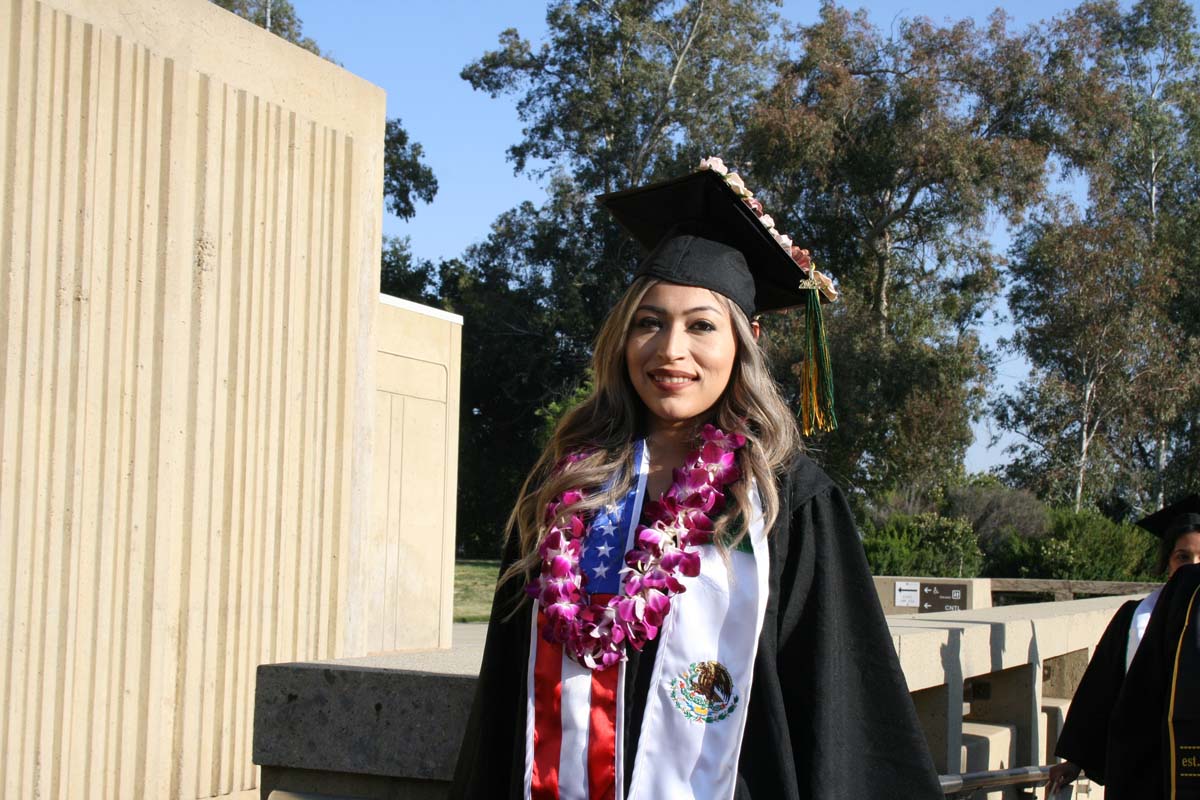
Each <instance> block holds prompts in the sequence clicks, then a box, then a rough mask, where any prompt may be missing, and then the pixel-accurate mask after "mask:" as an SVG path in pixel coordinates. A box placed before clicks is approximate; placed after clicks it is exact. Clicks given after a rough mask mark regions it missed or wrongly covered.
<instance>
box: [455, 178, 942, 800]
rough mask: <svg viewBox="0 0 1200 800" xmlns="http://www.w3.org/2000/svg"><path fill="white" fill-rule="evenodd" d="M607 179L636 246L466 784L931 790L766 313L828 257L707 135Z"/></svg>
mask: <svg viewBox="0 0 1200 800" xmlns="http://www.w3.org/2000/svg"><path fill="white" fill-rule="evenodd" d="M701 167H702V169H701V170H700V171H698V172H696V173H693V174H691V175H687V176H684V177H682V178H679V179H675V180H671V181H664V182H661V183H658V184H653V185H651V186H647V187H642V188H640V189H635V190H630V191H626V192H620V193H615V194H612V195H606V196H604V197H602V198H600V202H601V203H602V204H603V205H604V206H605V207H606V208H608V209H609V211H611V212H612V213H613V214H614V215H615V216H616V218H617V220H618V222H620V223H621V224H622V225H623V226H624V227H625V228H626V229H627V230H628V231H629V232H630V233H631V234H632V235H633V236H634V238H635V239H637V240H638V241H639V242H640V243H641V244H642V245H643V246H644V247H646V248H647V249H649V250H650V251H651V252H650V255H649V256H647V257H646V259H645V260H644V261H643V262H642V263H641V265H640V266H639V268H638V270H637V274H636V277H635V280H634V282H633V284H632V285H631V286H630V288H629V289H628V291H627V292H626V293H625V295H624V296H623V297H622V299H621V300H620V301H619V302H618V303H617V305H616V306H615V307H614V308H613V310H612V311H611V312H610V314H609V317H608V319H607V321H606V322H605V324H604V326H603V328H602V329H601V331H600V333H599V335H598V337H597V340H596V346H595V354H594V358H593V370H594V376H595V390H594V392H593V394H592V395H591V396H590V397H589V398H588V399H587V400H585V401H584V402H583V403H582V404H580V405H579V406H578V407H576V408H575V409H573V410H572V411H571V412H569V413H568V414H567V415H565V417H564V419H563V420H562V421H561V422H560V424H559V426H558V428H557V430H556V432H555V435H554V437H553V439H552V440H551V442H550V444H549V445H548V446H547V448H546V451H545V453H544V454H543V456H542V458H541V460H540V461H539V462H538V464H537V465H536V466H535V468H534V470H533V471H532V473H531V474H530V477H529V478H528V480H527V481H526V483H525V486H524V487H523V489H522V492H521V496H520V498H519V500H518V503H517V506H516V508H515V509H514V511H513V513H512V515H511V517H510V520H509V536H508V540H507V544H506V547H505V552H504V556H503V564H502V567H501V580H500V583H499V585H498V588H497V591H496V598H495V602H494V605H493V609H492V617H491V622H490V625H489V628H488V634H487V642H486V646H485V651H484V657H483V663H482V666H481V669H480V673H479V680H478V684H477V690H476V696H475V702H474V704H473V708H472V711H471V718H470V722H469V724H468V729H467V733H466V736H465V739H464V741H463V744H462V750H461V752H460V755H459V761H458V767H457V770H456V775H455V782H454V788H453V791H452V793H451V794H452V796H453V797H460V798H495V797H511V798H522V797H525V798H559V797H561V798H590V800H603V799H606V798H626V797H628V798H637V799H638V800H659V799H660V798H676V797H679V798H686V797H695V798H731V797H736V798H769V799H770V800H797V799H798V798H823V799H824V800H835V799H836V798H884V797H886V798H905V799H912V800H920V799H921V798H930V799H931V800H932V798H939V797H942V793H941V791H940V788H939V785H938V780H937V776H936V774H935V772H934V770H933V766H932V760H931V758H930V756H929V753H928V749H927V747H926V744H925V741H924V738H923V735H922V733H921V731H920V729H919V728H918V725H917V720H916V715H915V713H914V710H913V706H912V703H911V701H910V699H909V695H908V692H907V687H906V685H905V682H904V676H903V674H902V673H901V671H900V668H899V664H898V660H897V658H896V654H895V651H894V648H893V646H892V642H891V638H890V636H889V633H888V629H887V625H886V623H885V621H884V618H883V614H882V612H881V610H880V607H879V603H878V600H877V597H876V594H875V590H874V587H873V583H872V580H871V577H870V575H869V573H868V569H867V564H866V560H865V557H864V554H863V549H862V546H861V544H860V540H859V537H858V534H857V532H856V530H855V525H854V521H853V518H852V516H851V513H850V510H849V508H848V506H847V504H846V501H845V499H844V497H843V495H842V493H841V491H840V490H839V489H838V488H837V486H835V485H834V483H833V482H832V481H831V480H830V479H829V478H828V477H827V476H826V475H825V473H824V472H822V471H821V469H820V468H819V467H817V465H816V464H814V463H813V462H812V461H811V460H810V459H808V458H807V457H806V456H804V455H803V454H802V453H800V438H799V432H798V430H797V427H796V423H795V420H794V418H793V417H792V415H791V414H790V412H789V411H788V409H787V407H786V405H785V404H784V402H783V400H782V398H781V396H780V394H779V390H778V388H777V387H776V386H775V384H774V383H773V381H772V380H771V378H770V376H769V374H768V372H767V369H766V364H765V360H764V356H763V353H762V350H761V349H760V346H759V343H758V336H759V326H758V322H757V320H756V316H757V314H759V313H761V312H764V311H770V310H776V309H782V308H788V307H793V306H805V307H806V309H807V311H806V313H807V315H808V319H807V326H808V331H809V333H810V335H812V337H813V338H812V340H811V341H812V342H813V343H815V344H816V345H817V350H818V351H820V352H816V353H815V354H814V358H813V359H810V362H809V366H810V367H820V368H821V369H820V370H815V371H812V372H809V373H808V374H807V375H806V381H807V383H806V385H807V386H808V389H809V393H808V400H807V401H806V404H805V409H806V414H805V416H804V420H805V422H806V423H809V424H812V425H815V426H821V425H822V424H825V425H828V424H829V423H831V422H832V408H831V407H830V406H829V404H828V401H829V400H831V395H825V396H823V397H820V396H816V395H817V394H818V392H819V390H821V389H823V388H824V386H826V385H827V384H826V381H827V379H828V375H827V373H825V372H824V369H825V368H827V364H826V363H825V354H824V352H823V340H822V339H821V331H820V321H819V314H820V301H819V297H818V293H824V294H826V296H834V295H835V292H834V291H833V289H832V284H831V282H830V281H829V280H828V279H827V278H826V277H825V276H823V275H821V274H820V273H819V272H818V271H817V270H816V269H814V268H813V267H812V265H811V264H810V263H809V261H808V258H807V253H806V252H804V251H800V250H798V249H793V247H792V245H791V242H790V240H787V239H786V237H783V236H781V235H780V234H778V233H777V232H776V231H775V230H774V229H773V228H771V227H769V226H768V225H767V224H764V223H769V222H770V220H769V218H765V219H763V218H762V209H761V206H760V205H758V204H757V203H756V201H754V200H753V199H752V198H751V197H750V196H749V192H747V191H746V190H745V188H744V187H743V186H742V184H741V181H740V180H739V179H737V176H736V175H733V174H731V173H727V171H726V170H725V169H724V165H722V164H721V163H720V161H719V160H716V159H712V160H706V161H705V162H703V163H702V165H701Z"/></svg>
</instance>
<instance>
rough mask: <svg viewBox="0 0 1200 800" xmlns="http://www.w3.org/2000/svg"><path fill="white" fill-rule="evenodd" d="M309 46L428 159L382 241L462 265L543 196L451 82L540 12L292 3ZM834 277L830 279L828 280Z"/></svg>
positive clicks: (800, 5) (956, 7)
mask: <svg viewBox="0 0 1200 800" xmlns="http://www.w3.org/2000/svg"><path fill="white" fill-rule="evenodd" d="M293 4H294V5H295V7H296V11H297V13H298V14H299V16H300V18H301V20H302V21H303V24H304V33H305V34H306V35H308V36H311V37H312V38H313V39H315V40H316V41H317V43H318V44H319V45H320V46H321V48H322V50H328V51H330V52H331V53H332V55H333V57H334V58H335V59H336V60H337V61H339V62H340V63H341V64H342V65H344V66H345V67H346V69H348V70H350V71H351V72H353V73H355V74H357V75H359V76H361V77H363V78H366V79H367V80H369V81H371V82H372V83H374V84H376V85H378V86H381V87H382V88H383V89H384V90H385V91H386V92H387V97H388V117H389V118H392V117H400V118H401V119H402V120H403V121H404V126H405V128H406V129H407V130H408V132H409V134H410V135H411V136H412V138H413V140H415V141H417V142H420V143H421V145H422V147H424V149H425V161H426V163H428V164H429V166H430V167H431V168H432V169H433V171H434V173H435V174H436V175H437V179H438V184H439V189H438V194H437V198H436V199H435V200H434V202H433V203H432V204H429V205H418V207H417V213H416V217H415V218H414V219H412V220H410V221H408V222H404V221H401V220H399V219H397V218H395V217H392V216H390V215H385V219H384V232H385V233H388V234H391V235H402V236H408V237H410V240H411V244H412V250H413V253H414V254H415V255H416V257H418V258H428V259H433V260H437V259H439V258H449V257H453V256H457V255H459V254H460V253H461V252H462V251H463V249H464V248H466V247H467V246H468V245H470V244H471V243H473V242H477V241H480V240H481V239H483V238H485V237H486V236H487V234H488V230H489V227H490V225H491V223H492V221H493V220H495V219H496V217H497V216H498V215H499V214H500V213H502V212H503V211H505V210H507V209H509V208H512V207H513V206H515V205H517V204H518V203H520V202H521V201H523V200H533V201H534V202H538V201H540V199H541V198H542V197H543V196H544V194H543V192H542V190H541V187H540V186H539V185H538V184H537V183H536V182H535V181H533V180H532V179H530V178H528V177H524V176H520V177H518V176H514V175H513V170H512V165H511V164H510V163H509V162H508V161H507V160H506V156H505V151H506V149H507V148H508V147H509V145H511V144H513V143H515V142H516V141H518V140H519V139H520V136H521V124H520V122H519V120H518V119H517V115H516V108H515V104H514V101H513V99H512V98H511V97H501V98H498V99H496V100H493V99H491V98H490V97H488V96H487V95H486V94H483V93H479V92H475V91H473V90H472V89H471V88H470V86H469V85H468V84H467V83H466V82H465V81H463V80H462V79H461V78H459V72H460V71H461V70H462V68H463V67H464V66H465V65H466V64H468V63H470V62H471V61H474V60H475V59H477V58H478V57H479V56H480V55H482V54H483V53H484V52H485V51H486V50H489V49H494V48H495V47H496V43H497V36H498V34H499V33H500V32H501V31H502V30H504V29H505V28H510V27H511V28H516V29H517V30H519V31H520V32H521V34H522V35H523V36H525V37H526V38H528V39H531V40H533V41H534V43H535V45H536V43H537V42H538V41H540V40H541V38H542V37H543V35H544V33H545V8H546V4H545V3H544V2H535V1H534V0H516V1H512V2H509V1H505V2H500V1H499V0H441V2H435V3H429V2H417V1H416V0H353V2H347V0H293ZM847 5H852V6H853V7H862V6H864V5H865V7H866V8H868V9H869V12H870V14H871V17H872V19H873V20H874V21H875V22H876V23H877V24H879V25H881V26H882V25H889V24H891V23H892V22H893V21H894V20H895V19H897V18H899V17H913V16H927V17H930V18H932V19H933V20H935V21H939V22H940V21H946V20H957V19H962V18H964V17H973V18H975V19H977V20H979V21H981V22H982V21H983V20H984V19H985V18H986V17H987V16H988V15H990V14H991V13H992V11H993V10H994V9H996V8H997V7H998V4H997V3H995V2H981V1H980V0H958V1H957V2H949V1H948V0H925V1H924V2H899V1H898V0H874V1H873V2H870V3H866V4H852V3H847ZM1076 5H1078V3H1076V2H1064V0H1042V2H1032V1H1031V0H1019V2H1015V3H1007V4H1005V5H1004V8H1005V10H1006V11H1007V13H1008V14H1009V15H1010V16H1011V17H1012V18H1013V19H1014V27H1018V28H1020V27H1025V26H1026V25H1028V24H1031V23H1034V22H1037V21H1039V20H1042V19H1046V18H1049V17H1051V16H1054V15H1056V14H1059V13H1061V12H1063V11H1065V10H1067V9H1069V8H1073V7H1074V6H1076ZM817 9H818V4H817V3H816V2H811V0H810V1H807V2H799V1H798V0H787V1H786V2H785V3H784V4H783V7H782V11H781V16H782V18H783V19H784V20H786V21H789V22H793V23H808V22H812V21H814V20H815V19H816V15H817ZM992 233H993V235H994V238H995V242H996V245H997V247H998V248H1000V249H1004V248H1006V247H1007V243H1008V236H1007V232H1006V231H1004V230H1003V229H997V230H995V231H993V232H992ZM834 272H835V274H836V268H835V269H834ZM983 333H984V340H985V341H988V342H994V341H995V339H996V338H998V337H1000V336H1004V335H1005V334H1006V333H1007V330H1006V328H1005V326H1004V325H1003V323H1002V322H996V321H994V322H993V324H990V325H989V326H988V329H987V330H985V331H984V332H983ZM1025 371H1026V370H1025V365H1024V364H1023V363H1022V362H1021V361H1020V360H1019V359H1009V360H1008V361H1006V362H1005V363H1002V364H1001V365H1000V367H999V374H998V380H999V383H1000V384H1001V385H1004V386H1011V385H1014V384H1015V383H1016V382H1017V381H1019V380H1020V379H1021V378H1022V377H1023V376H1024V375H1025ZM987 438H988V429H987V423H986V421H984V422H982V423H981V424H979V425H977V426H976V442H975V445H974V446H972V448H971V450H970V451H969V453H968V455H967V467H968V469H969V470H972V471H982V470H986V469H987V468H989V467H990V466H992V465H993V464H997V463H1003V462H1004V461H1005V460H1006V457H1005V456H1004V455H1003V453H1001V448H1002V447H1003V443H1001V444H1000V445H998V446H997V447H995V448H991V449H988V448H987V447H986V440H987Z"/></svg>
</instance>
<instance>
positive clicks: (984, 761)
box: [961, 722, 1016, 800]
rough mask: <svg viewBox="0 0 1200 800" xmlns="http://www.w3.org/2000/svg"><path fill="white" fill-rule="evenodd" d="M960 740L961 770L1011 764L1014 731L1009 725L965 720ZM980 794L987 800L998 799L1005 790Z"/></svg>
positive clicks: (992, 769) (981, 769)
mask: <svg viewBox="0 0 1200 800" xmlns="http://www.w3.org/2000/svg"><path fill="white" fill-rule="evenodd" d="M962 742H963V745H962V762H961V771H962V772H964V773H968V772H991V771H994V770H1001V769H1009V768H1010V767H1012V766H1013V760H1014V758H1015V755H1016V730H1015V728H1014V727H1013V726H1012V725H1003V724H994V723H983V722H964V723H963V725H962ZM976 796H977V797H978V796H979V795H976ZM982 796H983V797H986V798H987V799H988V800H1001V798H1003V797H1004V796H1005V793H1004V792H1003V791H1002V790H997V791H993V792H986V793H984V794H983V795H982Z"/></svg>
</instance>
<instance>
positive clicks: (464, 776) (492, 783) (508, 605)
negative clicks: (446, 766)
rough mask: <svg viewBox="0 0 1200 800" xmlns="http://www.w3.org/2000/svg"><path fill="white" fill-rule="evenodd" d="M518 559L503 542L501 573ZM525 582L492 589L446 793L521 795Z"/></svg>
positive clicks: (478, 799)
mask: <svg viewBox="0 0 1200 800" xmlns="http://www.w3.org/2000/svg"><path fill="white" fill-rule="evenodd" d="M516 559H517V543H516V537H510V539H509V541H508V543H507V544H506V545H505V549H504V557H503V559H502V561H501V565H500V574H501V575H503V574H504V571H505V570H506V569H507V568H508V566H509V565H510V564H512V563H513V562H514V561H516ZM523 586H524V584H523V582H522V581H521V580H519V579H514V580H510V581H508V582H507V583H505V584H503V585H500V586H498V587H497V589H496V597H495V600H494V601H493V602H492V612H491V618H490V620H489V621H488V631H487V639H486V640H485V643H484V650H483V662H482V664H481V665H480V668H479V678H478V681H477V683H476V685H475V700H474V702H473V703H472V705H471V715H470V717H469V720H468V722H467V731H466V734H465V735H464V736H463V743H462V747H461V749H460V750H459V753H458V764H457V766H456V767H455V770H454V783H453V784H452V786H451V789H450V797H451V798H456V800H458V799H462V800H468V799H469V800H485V799H490V798H497V797H512V798H519V797H521V796H522V795H523V793H524V779H525V762H524V757H525V756H524V750H525V697H526V689H525V659H523V658H521V655H520V654H523V653H528V652H529V629H530V618H529V608H530V606H529V603H528V602H527V601H526V595H525V593H524V591H523Z"/></svg>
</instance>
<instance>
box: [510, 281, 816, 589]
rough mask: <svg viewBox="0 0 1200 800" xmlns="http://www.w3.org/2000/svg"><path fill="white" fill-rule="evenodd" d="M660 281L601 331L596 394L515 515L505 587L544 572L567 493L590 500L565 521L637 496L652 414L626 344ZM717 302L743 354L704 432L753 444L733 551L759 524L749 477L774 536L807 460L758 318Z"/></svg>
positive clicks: (745, 453) (541, 466) (743, 456)
mask: <svg viewBox="0 0 1200 800" xmlns="http://www.w3.org/2000/svg"><path fill="white" fill-rule="evenodd" d="M657 283H659V280H658V279H657V278H651V277H641V278H638V279H637V280H635V281H634V282H633V284H632V285H631V286H630V287H629V289H628V290H626V292H625V294H624V295H622V297H621V299H620V300H619V301H618V302H617V304H616V305H615V306H613V308H612V310H611V311H609V313H608V317H607V318H606V319H605V321H604V324H603V325H602V326H601V328H600V332H599V334H598V335H597V336H596V343H595V347H594V348H593V354H592V372H593V376H594V381H595V384H594V389H593V391H592V393H591V394H590V395H588V397H587V399H585V400H584V401H583V402H581V403H580V404H579V405H577V406H575V407H574V408H572V409H571V410H570V411H568V412H567V413H566V414H564V415H563V417H562V419H561V420H560V421H559V423H558V426H557V427H556V428H555V430H554V434H553V436H552V437H551V439H550V442H549V444H547V445H546V449H545V450H544V451H542V455H541V457H540V458H539V459H538V461H537V463H536V464H535V465H534V467H533V469H532V470H531V471H530V473H529V476H528V477H527V478H526V479H525V482H524V484H522V486H521V492H520V495H519V496H518V498H517V503H516V505H515V506H514V508H513V510H512V514H510V515H509V518H508V524H507V528H506V536H507V537H513V536H515V537H518V540H519V544H520V547H519V551H520V558H519V559H518V560H517V561H516V562H515V563H513V564H512V566H511V567H509V569H508V570H507V571H506V572H505V573H504V575H503V577H502V579H501V580H502V582H503V581H507V580H510V579H512V578H515V577H517V576H522V577H524V578H525V579H526V580H527V579H528V578H529V577H530V576H532V575H533V574H534V573H536V572H537V571H538V569H539V568H540V566H541V558H540V556H539V555H538V551H537V548H538V543H539V542H540V541H541V539H542V538H543V537H544V536H545V535H546V531H547V530H548V529H549V527H550V524H552V521H549V520H547V519H546V509H547V507H548V506H549V504H550V503H552V502H553V501H554V500H555V499H556V498H558V497H559V496H560V495H561V494H563V492H566V491H568V490H571V489H579V488H582V489H583V490H584V494H585V497H584V499H583V500H582V501H581V502H579V503H576V504H573V505H571V506H569V507H567V508H564V509H560V511H559V516H558V518H557V519H559V520H561V519H564V518H565V517H566V516H568V515H570V514H573V513H580V512H582V513H584V514H585V515H586V514H588V513H589V512H594V511H595V510H596V509H599V508H602V507H604V506H605V505H607V504H609V503H611V502H614V501H615V500H616V499H617V498H619V497H621V496H623V495H624V494H625V493H626V492H628V491H629V488H630V486H631V483H632V480H633V477H634V476H633V475H631V474H630V473H631V470H629V469H628V465H629V464H630V463H631V460H632V457H633V449H634V444H635V441H636V440H637V438H638V437H639V436H640V435H642V434H643V433H644V425H645V420H644V415H645V408H644V406H643V405H642V401H641V399H640V398H639V397H638V396H637V392H636V391H634V388H633V385H632V384H631V383H630V380H629V375H628V370H627V367H626V363H625V340H626V338H627V336H628V333H629V329H630V327H631V325H632V323H633V317H634V313H635V311H636V310H637V308H638V305H639V304H640V303H641V302H642V298H643V297H644V296H645V294H646V292H647V291H649V290H650V287H652V286H654V285H655V284H657ZM713 294H714V296H716V297H717V298H718V299H719V300H720V301H721V303H722V304H723V307H724V308H725V310H726V312H727V313H728V314H729V317H730V319H731V320H732V321H733V330H734V335H735V337H736V339H737V356H736V358H735V360H734V366H733V371H732V372H731V374H730V376H729V384H728V386H726V387H725V391H724V392H723V393H722V395H721V397H720V399H718V400H717V402H716V404H715V405H714V406H713V408H712V409H711V410H710V413H708V414H707V415H705V417H706V418H705V419H702V420H698V424H702V423H705V422H711V423H712V424H714V425H716V426H717V427H718V428H720V429H721V430H723V431H726V432H731V431H738V432H740V433H742V434H744V435H745V436H746V440H747V441H746V446H745V447H743V448H742V449H741V450H739V451H738V464H739V467H740V468H741V471H742V476H743V477H742V479H741V480H739V481H737V482H736V483H734V484H733V485H732V486H730V487H729V488H728V490H727V492H726V495H727V498H728V499H727V502H726V513H724V514H723V515H722V516H721V519H720V520H718V522H717V536H716V541H717V543H718V544H719V545H721V546H723V547H734V546H736V545H737V542H738V541H740V539H741V537H742V536H744V535H745V532H746V531H745V529H744V526H731V524H730V521H731V520H736V519H744V520H748V519H751V518H752V517H753V510H752V506H751V503H750V496H749V495H750V488H749V487H750V481H749V480H748V479H749V478H752V479H753V481H754V483H755V485H756V486H757V488H758V495H759V500H760V502H761V504H762V509H763V516H764V522H765V524H766V529H767V530H770V529H771V526H772V525H773V524H774V522H775V517H776V516H777V515H778V513H779V491H778V486H777V481H776V475H777V473H779V472H780V470H782V469H783V468H784V467H785V466H786V465H787V463H788V462H789V461H790V460H791V459H792V457H793V456H794V455H795V454H796V453H797V452H799V450H800V446H801V445H800V431H799V429H798V427H797V425H796V420H795V418H794V417H793V415H792V412H791V409H789V408H788V406H787V403H785V402H784V400H783V397H782V396H781V395H780V393H779V387H778V386H777V385H776V384H775V381H774V380H773V379H772V377H771V375H770V371H769V370H768V368H767V361H766V357H765V355H764V353H763V350H762V348H761V346H760V345H759V343H758V341H757V340H756V339H755V336H754V333H753V329H752V327H751V324H750V320H749V319H747V318H746V315H745V313H743V312H742V310H741V309H740V308H738V306H737V305H735V304H734V303H732V302H731V301H730V300H729V299H728V298H726V297H725V296H723V295H721V294H718V293H716V292H714V293H713ZM605 487H607V488H605ZM731 528H732V529H731Z"/></svg>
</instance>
